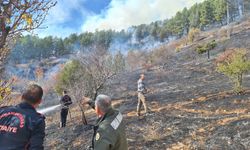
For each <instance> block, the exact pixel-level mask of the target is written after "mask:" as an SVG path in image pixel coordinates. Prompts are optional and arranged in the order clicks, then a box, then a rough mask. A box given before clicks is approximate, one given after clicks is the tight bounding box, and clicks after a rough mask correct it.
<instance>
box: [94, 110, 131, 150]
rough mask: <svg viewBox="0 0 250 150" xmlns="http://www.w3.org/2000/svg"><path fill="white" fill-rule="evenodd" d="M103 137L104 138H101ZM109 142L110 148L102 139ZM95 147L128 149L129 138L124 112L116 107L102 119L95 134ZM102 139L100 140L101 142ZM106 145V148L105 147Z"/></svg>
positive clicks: (111, 149)
mask: <svg viewBox="0 0 250 150" xmlns="http://www.w3.org/2000/svg"><path fill="white" fill-rule="evenodd" d="M101 137H102V139H101ZM104 139H105V140H106V142H109V148H107V147H105V146H107V145H106V144H107V143H106V144H104V143H103V142H105V141H102V140H104ZM94 140H95V145H94V147H95V148H94V149H96V150H99V149H100V150H101V149H105V150H106V149H109V150H127V149H128V147H127V138H126V133H125V125H124V121H123V117H122V114H121V113H120V112H119V111H117V110H114V109H110V110H109V111H108V112H107V114H106V115H105V117H104V118H103V120H102V121H100V122H99V124H98V129H97V131H96V136H95V139H94ZM99 140H100V142H99ZM104 147H105V148H104Z"/></svg>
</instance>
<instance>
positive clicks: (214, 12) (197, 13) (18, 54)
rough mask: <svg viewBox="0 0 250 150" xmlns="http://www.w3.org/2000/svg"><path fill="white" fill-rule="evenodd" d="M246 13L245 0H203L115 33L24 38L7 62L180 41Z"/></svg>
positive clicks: (248, 9)
mask: <svg viewBox="0 0 250 150" xmlns="http://www.w3.org/2000/svg"><path fill="white" fill-rule="evenodd" d="M249 14H250V1H249V0H205V1H204V2H202V3H199V4H195V5H193V6H192V7H190V8H184V9H183V10H181V11H179V12H177V13H176V15H175V16H173V17H172V18H169V19H166V20H163V21H156V22H152V23H150V24H141V25H139V26H132V27H130V28H129V30H122V31H119V32H117V31H113V30H106V31H96V32H94V33H91V32H85V33H81V34H71V35H70V36H68V37H66V38H64V39H62V38H57V37H52V36H48V37H45V38H39V37H37V36H32V35H26V36H23V37H21V38H20V39H19V40H18V41H17V43H16V45H15V46H14V48H13V50H12V53H11V55H10V59H11V60H15V61H16V62H17V63H20V62H23V60H27V59H32V58H33V59H43V58H48V57H51V56H62V55H65V54H69V53H72V52H74V50H83V49H86V48H90V47H91V46H93V45H101V46H102V47H103V48H105V49H109V47H110V44H111V43H112V41H113V40H114V39H115V40H118V41H119V42H120V43H128V42H130V41H131V39H132V38H133V37H134V38H135V39H136V41H137V42H138V43H140V44H143V42H142V41H143V39H145V38H147V37H152V39H154V41H160V42H166V41H169V40H170V39H173V38H174V39H176V38H181V37H182V36H184V35H186V34H188V32H189V30H190V29H192V28H197V29H200V30H203V31H204V30H209V29H212V28H213V27H220V26H223V25H227V24H229V23H231V22H234V21H240V20H242V19H244V18H245V17H247V16H248V15H249ZM131 31H132V32H131Z"/></svg>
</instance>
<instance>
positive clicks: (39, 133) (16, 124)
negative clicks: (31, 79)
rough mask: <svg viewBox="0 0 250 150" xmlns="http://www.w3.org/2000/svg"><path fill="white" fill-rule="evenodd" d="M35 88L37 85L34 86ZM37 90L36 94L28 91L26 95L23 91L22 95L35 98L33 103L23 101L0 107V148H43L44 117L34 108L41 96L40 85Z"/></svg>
mask: <svg viewBox="0 0 250 150" xmlns="http://www.w3.org/2000/svg"><path fill="white" fill-rule="evenodd" d="M35 88H38V87H36V86H35ZM29 92H30V91H29ZM39 92H40V93H39ZM39 92H38V96H32V94H31V95H29V93H28V94H27V93H26V95H25V93H24V95H23V96H22V97H24V98H27V99H29V98H31V99H36V101H34V104H30V103H28V102H26V101H24V102H22V103H20V104H18V105H17V106H8V107H1V108H0V150H24V149H30V150H43V149H44V148H43V140H44V137H45V120H44V119H45V117H44V116H42V115H40V114H39V113H37V112H36V110H35V107H36V106H38V105H39V104H40V100H41V97H42V89H41V88H40V87H39ZM31 93H32V91H31ZM39 99H40V100H39Z"/></svg>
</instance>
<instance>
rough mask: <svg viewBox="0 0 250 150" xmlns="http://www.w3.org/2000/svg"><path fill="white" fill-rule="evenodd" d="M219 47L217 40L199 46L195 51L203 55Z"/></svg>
mask: <svg viewBox="0 0 250 150" xmlns="http://www.w3.org/2000/svg"><path fill="white" fill-rule="evenodd" d="M216 46H217V43H216V41H215V40H213V41H211V42H209V43H206V44H204V45H199V46H198V47H197V48H196V49H195V51H197V52H198V53H199V54H203V53H205V52H207V51H210V50H212V49H214V48H215V47H216Z"/></svg>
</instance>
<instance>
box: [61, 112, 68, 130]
mask: <svg viewBox="0 0 250 150" xmlns="http://www.w3.org/2000/svg"><path fill="white" fill-rule="evenodd" d="M68 111H69V109H61V127H65V126H66V122H67V116H68Z"/></svg>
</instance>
